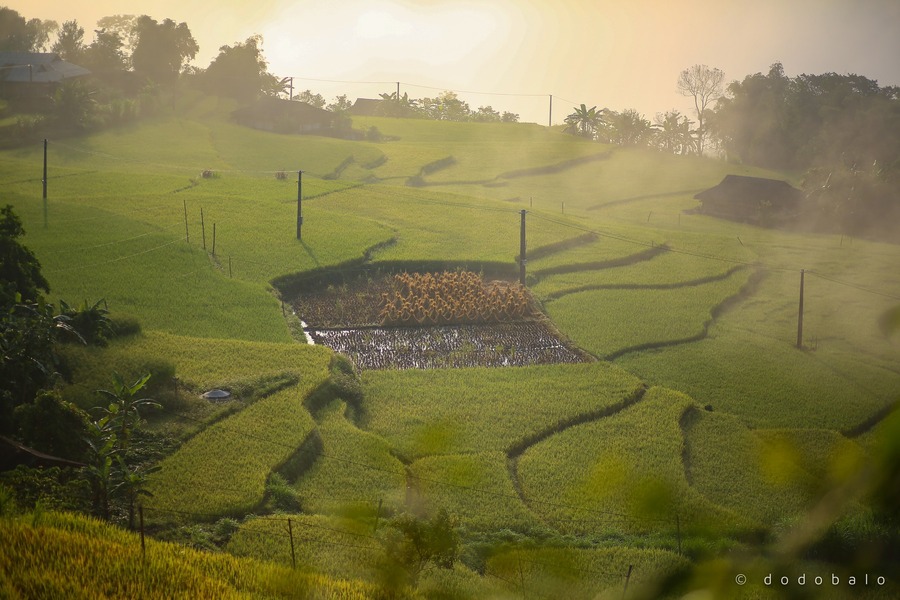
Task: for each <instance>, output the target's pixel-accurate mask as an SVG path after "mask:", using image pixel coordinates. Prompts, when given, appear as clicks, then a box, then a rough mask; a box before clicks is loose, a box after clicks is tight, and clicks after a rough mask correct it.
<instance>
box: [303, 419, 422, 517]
mask: <svg viewBox="0 0 900 600" xmlns="http://www.w3.org/2000/svg"><path fill="white" fill-rule="evenodd" d="M345 408H346V405H345V404H344V403H343V402H335V403H333V404H332V405H331V406H329V407H328V409H327V410H326V411H325V412H324V414H322V415H320V416H319V425H318V433H319V435H320V437H321V439H322V450H321V453H322V454H323V455H324V457H322V458H319V459H318V460H317V461H316V463H315V464H314V465H313V466H312V467H311V468H310V469H309V470H308V471H307V472H305V473H303V475H302V476H301V477H300V478H299V479H298V481H297V482H296V484H295V487H296V489H297V491H298V492H299V493H300V501H301V503H302V505H303V508H304V510H305V511H307V512H311V513H328V514H339V513H341V512H343V511H345V510H348V509H349V508H350V507H353V506H356V505H359V504H360V503H362V504H368V505H369V506H376V505H378V504H379V503H381V504H382V505H383V507H384V509H385V510H387V511H391V512H394V511H397V510H400V509H402V507H403V505H404V502H405V500H406V497H405V496H406V477H405V474H404V466H403V463H401V462H400V461H399V460H397V459H396V458H395V457H394V456H392V455H391V453H390V447H389V446H388V445H387V443H386V442H385V441H384V439H383V438H381V437H379V436H376V435H374V434H372V433H369V432H367V431H362V430H360V429H358V428H357V427H356V426H355V425H353V424H352V423H350V422H349V421H348V420H347V419H346V417H345V416H344V410H345Z"/></svg>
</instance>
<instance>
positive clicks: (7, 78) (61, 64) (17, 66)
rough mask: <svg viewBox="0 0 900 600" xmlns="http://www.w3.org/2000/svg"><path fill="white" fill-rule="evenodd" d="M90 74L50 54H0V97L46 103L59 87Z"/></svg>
mask: <svg viewBox="0 0 900 600" xmlns="http://www.w3.org/2000/svg"><path fill="white" fill-rule="evenodd" d="M90 74H91V72H90V71H89V70H88V69H85V68H84V67H80V66H78V65H76V64H72V63H70V62H67V61H64V60H63V59H62V58H60V57H59V54H55V53H52V52H0V97H2V98H5V99H7V100H12V101H22V102H30V101H35V100H37V101H46V99H47V98H50V97H52V96H53V94H54V92H56V88H58V87H59V86H60V85H61V84H63V83H65V82H66V81H70V80H72V79H77V78H79V77H85V76H87V75H90Z"/></svg>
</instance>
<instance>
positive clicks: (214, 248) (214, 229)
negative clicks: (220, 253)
mask: <svg viewBox="0 0 900 600" xmlns="http://www.w3.org/2000/svg"><path fill="white" fill-rule="evenodd" d="M212 255H213V256H215V255H216V224H215V223H213V247H212Z"/></svg>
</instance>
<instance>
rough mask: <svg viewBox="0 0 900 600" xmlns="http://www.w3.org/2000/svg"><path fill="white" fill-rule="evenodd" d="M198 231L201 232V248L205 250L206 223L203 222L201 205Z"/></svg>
mask: <svg viewBox="0 0 900 600" xmlns="http://www.w3.org/2000/svg"><path fill="white" fill-rule="evenodd" d="M200 231H201V232H202V234H203V249H204V250H206V223H204V222H203V207H202V206H201V207H200Z"/></svg>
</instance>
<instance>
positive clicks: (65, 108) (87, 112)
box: [53, 79, 96, 129]
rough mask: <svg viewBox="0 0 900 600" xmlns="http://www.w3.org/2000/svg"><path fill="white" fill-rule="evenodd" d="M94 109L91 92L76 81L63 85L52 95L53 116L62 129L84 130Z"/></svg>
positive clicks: (94, 103) (94, 104)
mask: <svg viewBox="0 0 900 600" xmlns="http://www.w3.org/2000/svg"><path fill="white" fill-rule="evenodd" d="M95 108H96V102H95V101H94V99H93V98H92V92H91V90H90V89H88V87H87V86H86V85H85V84H84V83H82V82H81V81H78V80H77V79H76V80H74V81H67V82H65V83H63V84H62V85H60V86H59V88H57V90H56V92H55V93H54V94H53V112H54V116H55V117H56V119H57V121H58V122H59V123H60V124H61V125H63V126H64V127H74V128H76V129H84V128H86V127H87V126H88V124H89V123H90V121H91V117H92V116H93V114H94V109H95Z"/></svg>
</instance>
